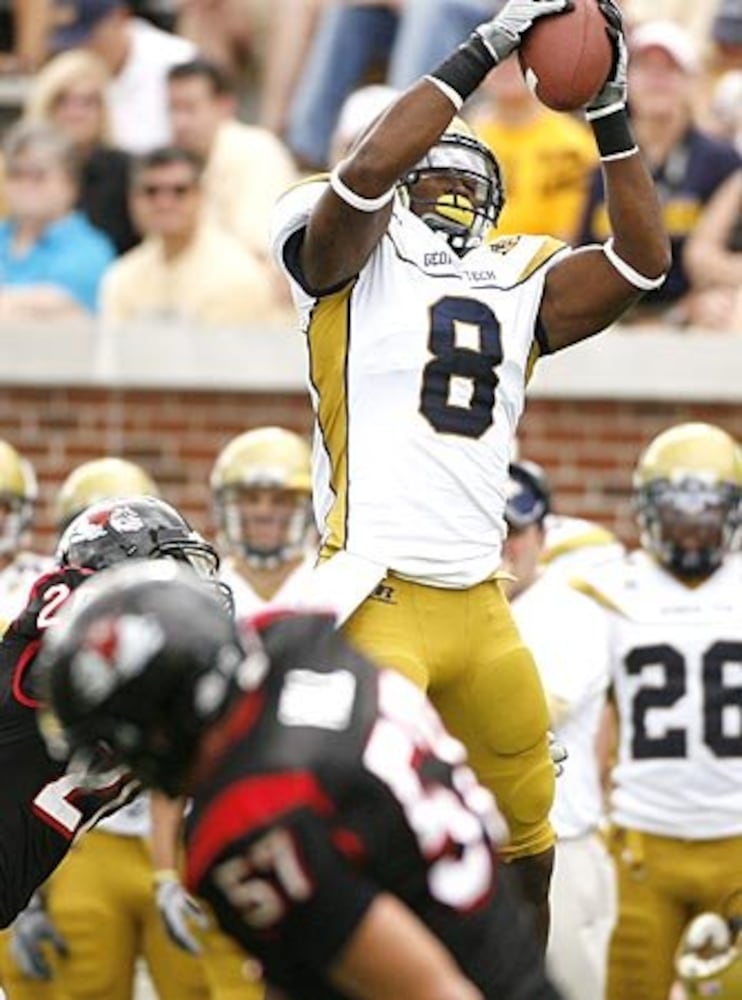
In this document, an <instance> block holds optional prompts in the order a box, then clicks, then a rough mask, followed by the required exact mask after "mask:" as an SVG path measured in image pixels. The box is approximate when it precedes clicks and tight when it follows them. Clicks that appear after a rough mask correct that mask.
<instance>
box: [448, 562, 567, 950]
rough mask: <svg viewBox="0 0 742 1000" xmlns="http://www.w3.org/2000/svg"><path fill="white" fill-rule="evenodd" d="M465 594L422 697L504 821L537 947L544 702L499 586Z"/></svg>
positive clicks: (548, 786)
mask: <svg viewBox="0 0 742 1000" xmlns="http://www.w3.org/2000/svg"><path fill="white" fill-rule="evenodd" d="M465 596H466V598H467V602H468V605H469V606H468V608H467V610H466V615H465V617H463V618H462V617H461V614H459V621H460V625H459V629H458V631H456V630H453V629H452V628H451V626H450V625H448V626H447V634H448V636H449V638H448V649H447V650H446V655H445V659H446V661H447V667H446V668H445V669H442V670H440V671H437V672H436V673H435V674H434V675H433V677H432V679H431V685H430V697H431V700H432V701H433V704H434V705H435V706H436V707H437V708H438V710H439V712H440V713H441V716H442V717H443V720H444V722H445V723H446V726H447V727H448V729H449V730H450V731H451V732H452V733H453V735H454V736H457V737H458V738H459V739H460V740H461V742H462V743H463V744H464V745H465V746H466V748H467V750H468V753H469V759H470V761H471V764H472V767H473V768H474V770H475V771H476V773H477V775H478V777H479V779H480V781H481V782H482V783H483V784H484V785H485V786H486V787H487V788H489V789H490V791H492V792H493V794H494V795H495V797H496V799H497V802H498V805H499V807H500V809H501V811H502V813H503V814H504V816H505V819H506V820H507V822H508V826H509V828H510V835H511V839H510V843H509V844H508V846H507V847H506V849H505V851H504V854H505V856H506V858H507V859H508V860H510V861H514V860H515V859H518V863H517V865H516V867H515V869H514V871H515V872H516V874H517V875H518V876H519V881H520V884H521V888H522V891H523V894H524V895H525V897H526V898H527V900H528V901H529V902H530V903H531V905H532V906H533V907H534V909H535V911H536V914H535V915H536V917H537V921H538V925H539V929H540V933H541V936H542V939H543V941H544V943H545V941H546V935H547V933H548V888H549V879H550V874H551V866H552V862H553V857H552V848H553V843H554V835H553V831H552V829H551V826H550V824H549V812H550V810H551V805H552V802H553V798H554V769H553V766H552V763H551V758H550V757H549V750H548V738H547V731H548V724H549V720H548V711H547V707H546V698H545V696H544V691H543V687H542V685H541V680H540V678H539V674H538V671H537V670H536V666H535V664H534V662H533V657H532V656H531V654H530V652H529V651H528V649H527V648H526V647H525V646H524V645H523V642H522V640H521V638H520V635H519V634H518V631H517V629H516V627H515V624H514V622H513V619H512V615H511V613H510V608H509V607H508V604H507V602H506V600H505V598H504V596H503V594H502V592H501V590H500V587H499V585H498V584H496V583H493V582H487V583H484V584H481V585H480V586H478V587H474V588H472V589H471V590H470V591H468V592H466V594H465ZM438 617H439V618H440V617H441V616H440V613H439V616H438ZM444 621H445V619H444ZM431 627H433V623H432V622H431ZM444 627H445V626H444ZM439 628H440V626H439ZM452 633H453V635H452ZM462 635H464V636H466V637H467V644H466V645H464V647H463V649H462V645H461V641H460V638H459V637H460V636H462ZM442 640H443V636H440V637H439V641H440V642H442Z"/></svg>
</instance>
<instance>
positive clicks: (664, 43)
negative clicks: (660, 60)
mask: <svg viewBox="0 0 742 1000" xmlns="http://www.w3.org/2000/svg"><path fill="white" fill-rule="evenodd" d="M645 49H662V50H663V51H664V52H667V54H668V55H669V56H670V57H671V58H672V59H673V60H674V61H675V63H676V64H677V65H678V66H679V67H680V69H682V70H683V71H684V72H685V73H697V72H698V70H699V69H700V68H701V63H700V59H699V55H698V51H697V49H696V46H695V43H694V42H693V39H692V37H691V36H690V35H689V34H688V32H687V31H686V30H685V28H681V26H680V25H679V24H677V23H676V22H675V21H645V22H644V23H643V24H640V25H638V26H637V27H636V28H635V29H634V30H633V31H632V32H631V34H630V35H629V52H631V53H636V52H642V51H643V50H645Z"/></svg>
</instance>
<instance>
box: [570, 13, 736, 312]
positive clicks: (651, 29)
mask: <svg viewBox="0 0 742 1000" xmlns="http://www.w3.org/2000/svg"><path fill="white" fill-rule="evenodd" d="M630 49H631V60H630V64H629V88H630V93H631V120H632V125H633V128H634V130H635V132H636V138H637V142H638V144H639V148H640V149H641V151H642V153H643V155H644V157H645V159H646V161H647V164H648V166H649V168H650V170H651V172H652V176H653V178H654V182H655V185H656V187H657V191H658V193H659V196H660V199H661V201H662V210H663V219H664V223H665V227H666V229H667V231H668V233H669V236H670V241H671V244H672V266H671V268H670V271H669V273H668V275H667V279H666V280H665V282H664V284H663V285H662V286H661V287H660V288H658V289H656V290H653V291H650V292H649V294H648V295H647V296H645V298H644V299H643V301H642V303H641V306H640V309H639V310H635V311H634V312H633V314H632V315H633V317H634V318H635V319H646V318H652V317H658V316H662V317H663V318H664V319H665V320H666V321H668V320H669V321H671V322H675V323H677V324H682V323H685V322H687V320H688V317H689V315H690V307H691V304H692V303H691V298H690V296H689V294H688V293H689V292H690V291H691V289H690V282H689V279H688V275H687V273H686V271H685V268H684V266H683V259H682V255H683V247H684V245H685V242H686V239H687V238H688V235H689V234H690V233H691V232H692V231H693V230H694V229H695V227H696V226H697V225H698V223H699V221H700V220H701V219H702V217H703V214H704V211H705V208H706V205H707V203H708V202H709V200H710V199H711V197H712V195H713V194H714V193H715V192H716V191H717V190H719V188H720V187H721V186H722V185H723V184H724V183H725V182H727V181H729V179H730V178H731V176H732V175H733V174H734V172H735V170H737V169H738V168H739V166H740V163H741V162H742V161H741V160H740V156H739V154H738V153H737V152H736V150H735V149H734V148H733V147H732V146H731V144H730V143H728V142H725V141H723V140H720V139H716V138H714V137H712V136H710V135H708V134H707V133H706V132H704V131H702V130H701V129H700V128H699V127H698V126H697V125H696V122H695V120H694V111H693V99H694V95H695V93H696V90H697V88H698V85H699V72H700V59H699V55H698V52H697V50H696V47H695V44H694V41H693V38H692V37H691V36H690V34H689V33H688V32H686V31H685V30H684V29H683V28H681V27H680V25H678V24H676V23H675V22H673V21H647V22H645V23H643V24H641V25H639V27H637V28H636V30H635V31H634V32H633V33H632V34H631V36H630ZM608 227H609V222H608V214H607V208H606V203H605V197H604V194H603V183H602V180H601V177H600V175H599V173H598V172H597V171H596V172H595V173H594V175H593V182H592V190H591V192H590V195H589V197H588V204H587V207H586V211H585V216H584V219H583V226H582V232H581V234H580V240H579V241H580V242H581V243H586V244H590V243H594V242H597V241H599V240H602V239H604V238H605V236H606V234H607V233H608Z"/></svg>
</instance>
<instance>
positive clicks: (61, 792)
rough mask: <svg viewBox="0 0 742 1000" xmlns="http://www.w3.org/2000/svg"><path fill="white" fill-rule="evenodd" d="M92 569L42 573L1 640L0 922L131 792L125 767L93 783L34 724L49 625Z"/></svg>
mask: <svg viewBox="0 0 742 1000" xmlns="http://www.w3.org/2000/svg"><path fill="white" fill-rule="evenodd" d="M88 575H89V572H88V571H87V570H80V569H73V568H70V567H66V568H65V569H61V570H54V571H53V572H51V573H48V574H46V575H45V576H42V577H41V578H40V579H39V580H38V581H37V582H36V583H35V584H34V586H33V588H32V590H31V593H30V596H29V600H28V603H27V605H26V608H25V609H24V610H23V612H21V614H20V615H19V616H18V618H16V620H15V621H14V622H13V623H12V624H11V625H10V626H9V628H8V630H7V632H6V633H5V635H4V636H3V638H2V641H1V642H0V927H6V926H7V925H8V924H9V923H10V922H11V921H12V920H13V919H14V918H15V917H16V916H17V914H18V913H19V912H20V910H22V909H23V908H24V906H25V905H26V904H27V902H28V900H29V898H30V896H31V894H32V893H33V892H34V891H35V890H36V889H37V888H38V887H39V886H40V885H41V883H42V882H44V881H45V880H46V879H47V877H48V876H49V875H50V874H51V872H52V871H54V869H55V868H56V867H57V865H58V864H59V862H60V861H61V860H62V858H63V857H64V856H65V854H66V853H67V851H68V850H69V847H70V844H71V843H72V841H73V839H74V837H75V836H76V834H78V833H79V832H80V831H81V830H82V829H85V828H87V827H88V826H91V825H92V824H93V823H94V822H96V821H97V820H98V819H99V818H100V816H102V815H104V814H107V813H108V812H110V811H111V809H112V808H115V807H118V806H119V805H120V804H121V803H122V802H123V801H126V800H128V799H129V798H130V797H131V793H132V786H131V783H130V781H129V780H128V779H127V778H125V777H122V776H121V773H120V772H116V773H111V772H109V773H108V774H102V775H101V776H100V779H99V781H98V783H99V785H100V787H99V788H96V789H93V788H92V787H91V786H92V781H91V779H90V776H89V773H88V771H87V770H80V769H79V768H78V767H77V766H75V767H72V766H70V767H68V766H67V763H66V762H64V761H62V762H60V761H57V760H54V759H53V758H52V757H51V756H50V755H49V752H48V751H47V748H46V744H45V742H44V740H43V739H42V738H41V735H40V733H39V729H38V725H37V718H36V716H37V709H38V707H39V703H38V701H37V699H36V695H35V692H34V691H33V685H32V683H31V673H32V667H33V662H34V658H35V656H36V653H37V651H38V649H39V646H40V644H41V639H42V636H43V633H44V631H45V630H46V629H47V628H49V627H50V626H53V625H54V623H55V621H56V616H57V614H58V612H59V609H60V608H61V606H62V605H63V604H64V602H65V601H66V600H67V598H68V597H69V596H70V594H71V593H72V591H73V590H75V589H76V588H77V587H78V586H79V585H80V584H81V583H82V582H83V581H84V579H85V578H86V577H87V576H88Z"/></svg>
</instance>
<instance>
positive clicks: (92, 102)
mask: <svg viewBox="0 0 742 1000" xmlns="http://www.w3.org/2000/svg"><path fill="white" fill-rule="evenodd" d="M54 103H55V106H56V107H58V108H61V107H77V108H90V109H92V108H99V107H100V106H101V105H102V103H103V98H102V96H101V95H100V94H94V93H90V94H82V93H80V94H76V93H75V92H74V91H63V92H62V93H61V94H60V95H59V96H58V97H57V99H56V101H55V102H54Z"/></svg>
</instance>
